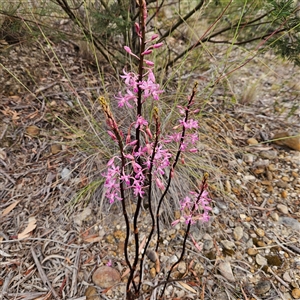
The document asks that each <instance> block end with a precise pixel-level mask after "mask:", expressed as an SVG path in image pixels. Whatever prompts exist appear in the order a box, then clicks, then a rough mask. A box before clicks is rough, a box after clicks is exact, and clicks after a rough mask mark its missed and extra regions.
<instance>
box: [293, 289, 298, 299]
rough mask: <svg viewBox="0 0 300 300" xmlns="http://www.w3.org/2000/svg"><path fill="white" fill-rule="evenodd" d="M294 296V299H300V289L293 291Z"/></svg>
mask: <svg viewBox="0 0 300 300" xmlns="http://www.w3.org/2000/svg"><path fill="white" fill-rule="evenodd" d="M292 296H293V298H294V299H300V289H293V290H292Z"/></svg>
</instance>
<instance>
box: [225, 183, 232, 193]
mask: <svg viewBox="0 0 300 300" xmlns="http://www.w3.org/2000/svg"><path fill="white" fill-rule="evenodd" d="M225 191H226V192H228V193H229V194H230V193H231V184H230V181H229V180H226V181H225Z"/></svg>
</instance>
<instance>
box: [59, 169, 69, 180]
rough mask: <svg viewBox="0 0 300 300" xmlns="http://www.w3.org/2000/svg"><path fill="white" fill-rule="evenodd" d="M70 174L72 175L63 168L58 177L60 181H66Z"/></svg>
mask: <svg viewBox="0 0 300 300" xmlns="http://www.w3.org/2000/svg"><path fill="white" fill-rule="evenodd" d="M71 174H72V171H71V170H69V169H68V168H63V169H62V171H61V173H60V176H61V179H63V180H66V181H67V180H69V179H70V178H71Z"/></svg>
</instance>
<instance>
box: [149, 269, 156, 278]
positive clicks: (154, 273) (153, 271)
mask: <svg viewBox="0 0 300 300" xmlns="http://www.w3.org/2000/svg"><path fill="white" fill-rule="evenodd" d="M150 276H151V278H154V277H155V276H156V270H155V268H151V269H150Z"/></svg>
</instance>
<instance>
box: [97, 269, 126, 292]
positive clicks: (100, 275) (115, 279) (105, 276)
mask: <svg viewBox="0 0 300 300" xmlns="http://www.w3.org/2000/svg"><path fill="white" fill-rule="evenodd" d="M92 279H93V282H94V284H96V285H98V286H100V287H101V288H103V289H106V288H108V287H111V286H113V285H115V284H117V283H119V282H120V281H121V275H120V273H119V272H118V271H117V270H116V269H113V268H111V267H108V266H102V267H99V268H98V269H96V271H95V272H94V274H93V277H92Z"/></svg>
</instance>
